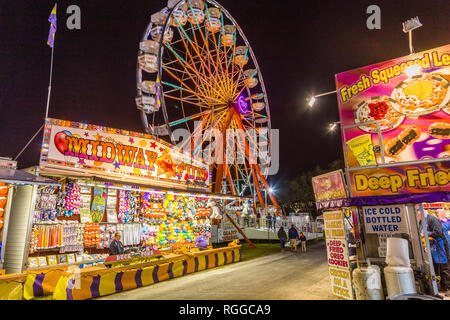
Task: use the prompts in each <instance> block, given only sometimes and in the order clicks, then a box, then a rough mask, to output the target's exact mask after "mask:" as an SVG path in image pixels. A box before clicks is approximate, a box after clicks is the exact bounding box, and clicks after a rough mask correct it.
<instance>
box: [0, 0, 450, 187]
mask: <svg viewBox="0 0 450 320" xmlns="http://www.w3.org/2000/svg"><path fill="white" fill-rule="evenodd" d="M219 2H220V3H221V4H222V5H223V6H224V7H225V8H226V9H228V11H229V12H230V13H231V15H233V17H234V18H235V19H236V21H237V22H238V23H239V25H240V26H241V27H242V29H243V31H244V33H245V34H246V37H247V38H248V40H249V41H250V44H251V46H252V48H253V51H254V53H255V55H256V57H257V59H258V63H259V65H260V68H261V71H262V75H263V78H264V81H265V84H266V88H267V92H268V99H269V102H270V111H271V116H272V128H273V129H280V140H281V145H280V161H281V163H280V172H279V174H278V175H277V176H276V177H273V178H272V179H271V180H272V181H273V183H276V184H278V183H280V182H281V181H283V180H284V179H286V178H289V177H291V176H292V175H296V174H298V173H300V172H301V171H304V170H308V169H311V168H313V167H314V166H315V165H317V164H319V165H322V166H326V164H327V163H329V162H330V161H333V160H335V159H338V158H342V146H341V142H340V135H339V134H338V133H337V132H336V133H334V134H329V133H328V132H327V125H328V123H329V122H332V121H338V120H339V119H338V110H337V100H336V96H335V95H330V96H327V97H324V98H320V100H318V102H317V103H316V107H315V108H314V110H310V109H309V108H308V107H307V105H306V103H305V99H306V98H307V97H308V96H309V95H310V94H311V93H321V92H326V91H332V90H334V89H335V86H334V74H336V73H339V72H343V71H346V70H349V69H354V68H357V67H362V66H365V65H370V64H373V63H377V62H381V61H384V60H389V59H392V58H396V57H400V56H404V55H407V54H408V53H409V47H408V37H407V35H406V34H404V33H403V31H402V22H403V21H405V20H407V19H409V18H412V17H415V16H419V18H420V21H421V22H422V23H423V25H424V26H423V27H422V28H420V29H418V30H417V31H415V32H414V47H415V50H416V51H417V52H418V51H422V50H427V49H430V48H433V47H438V46H442V45H446V44H448V43H450V19H449V15H448V13H449V12H450V1H448V0H428V1H422V0H414V1H412V0H395V1H393V0H390V1H361V0H357V1H356V0H355V1H353V0H352V1H350V0H345V1H331V0H330V1H318V0H315V1H300V0H279V1H274V0H270V1H269V0H254V1H249V0H221V1H219ZM53 4H54V1H46V0H39V1H36V0H19V1H17V0H16V1H11V0H0V30H1V31H0V139H1V142H0V156H11V157H15V155H16V154H17V153H18V152H19V151H20V149H21V148H22V147H23V146H24V145H25V143H26V142H27V141H28V139H29V138H30V137H31V136H32V135H33V134H34V132H35V131H36V130H37V129H38V128H39V127H40V126H41V124H42V122H43V118H44V115H45V105H46V98H47V86H48V79H49V65H50V54H51V49H50V47H48V46H47V45H46V40H47V35H48V30H49V23H48V22H47V18H48V15H49V13H50V11H51V8H52V7H53ZM71 4H77V5H79V6H80V8H81V11H82V21H81V30H79V31H70V30H68V29H67V28H66V26H65V20H66V18H67V17H68V15H67V14H66V13H65V11H66V8H67V6H68V5H71ZM165 4H166V1H160V0H109V1H105V0H95V1H87V0H86V1H79V0H78V1H77V0H70V1H58V23H59V25H58V27H59V28H58V31H57V34H56V46H55V59H54V74H53V86H52V97H51V104H50V113H49V116H50V117H53V118H59V119H67V120H73V121H80V122H85V123H91V124H100V125H104V126H109V127H113V128H123V129H128V130H133V131H142V127H141V123H140V119H139V115H138V112H137V110H136V105H135V103H134V97H135V94H136V80H135V76H136V72H135V70H136V55H137V50H138V44H139V41H140V38H141V36H142V33H143V32H144V29H145V28H146V26H147V24H148V22H149V19H150V15H151V14H152V13H155V12H156V11H159V10H160V9H162V8H163V7H164V6H165ZM370 4H377V5H379V6H380V8H381V30H368V29H367V27H366V19H367V17H368V14H366V8H367V7H368V6H369V5H370ZM41 139H42V136H41V135H39V136H38V138H37V139H36V140H35V142H34V143H33V144H32V145H30V147H29V149H28V150H27V151H26V152H25V153H24V154H23V155H22V156H21V157H20V158H19V166H20V167H27V166H30V165H36V164H38V161H39V153H40V144H41Z"/></svg>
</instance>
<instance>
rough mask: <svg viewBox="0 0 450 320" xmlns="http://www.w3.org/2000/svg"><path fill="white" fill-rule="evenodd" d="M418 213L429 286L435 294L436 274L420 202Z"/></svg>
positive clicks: (436, 290) (436, 292) (436, 289)
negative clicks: (429, 281)
mask: <svg viewBox="0 0 450 320" xmlns="http://www.w3.org/2000/svg"><path fill="white" fill-rule="evenodd" d="M419 210H420V215H421V217H422V219H421V220H422V233H423V236H424V238H425V254H426V255H427V260H428V266H429V270H430V277H431V287H432V289H433V293H432V294H433V295H437V294H438V293H439V291H438V287H437V283H436V274H435V273H434V266H433V258H432V257H431V252H430V241H429V240H428V228H427V218H428V217H426V216H425V214H424V210H423V204H422V203H421V204H420V205H419Z"/></svg>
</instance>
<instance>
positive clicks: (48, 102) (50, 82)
mask: <svg viewBox="0 0 450 320" xmlns="http://www.w3.org/2000/svg"><path fill="white" fill-rule="evenodd" d="M55 37H56V34H55ZM54 51H55V44H54V43H53V47H52V58H51V61H50V81H49V83H48V95H47V108H46V109H45V119H47V117H48V109H49V106H50V94H51V92H52V77H53V53H54Z"/></svg>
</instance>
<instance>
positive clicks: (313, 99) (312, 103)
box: [307, 90, 336, 108]
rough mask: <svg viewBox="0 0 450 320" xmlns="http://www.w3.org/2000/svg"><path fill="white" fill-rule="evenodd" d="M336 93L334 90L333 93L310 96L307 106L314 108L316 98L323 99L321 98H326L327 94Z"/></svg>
mask: <svg viewBox="0 0 450 320" xmlns="http://www.w3.org/2000/svg"><path fill="white" fill-rule="evenodd" d="M333 93H336V90H334V91H329V92H325V93H320V94H316V95H314V96H311V97H310V98H309V99H308V100H307V101H308V105H309V106H310V107H311V108H312V107H313V106H314V103H316V100H317V99H316V98H319V97H323V96H327V95H329V94H333Z"/></svg>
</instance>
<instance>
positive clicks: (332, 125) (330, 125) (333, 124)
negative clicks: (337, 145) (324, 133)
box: [328, 121, 340, 132]
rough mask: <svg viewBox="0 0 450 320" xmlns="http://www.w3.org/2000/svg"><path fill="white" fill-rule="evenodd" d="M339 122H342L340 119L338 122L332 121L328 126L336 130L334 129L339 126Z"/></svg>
mask: <svg viewBox="0 0 450 320" xmlns="http://www.w3.org/2000/svg"><path fill="white" fill-rule="evenodd" d="M338 124H340V122H339V121H338V122H332V123H330V124H329V126H328V131H330V132H331V131H334V129H336V127H337V125H338Z"/></svg>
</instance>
